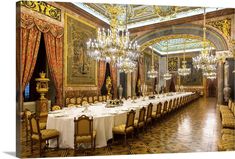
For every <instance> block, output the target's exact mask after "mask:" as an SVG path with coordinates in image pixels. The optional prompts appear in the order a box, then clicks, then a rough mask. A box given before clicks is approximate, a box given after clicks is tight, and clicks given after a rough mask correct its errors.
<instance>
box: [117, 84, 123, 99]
mask: <svg viewBox="0 0 235 159" xmlns="http://www.w3.org/2000/svg"><path fill="white" fill-rule="evenodd" d="M122 93H123V88H122V85H119V87H118V96H119V99H122Z"/></svg>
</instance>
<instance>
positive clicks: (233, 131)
mask: <svg viewBox="0 0 235 159" xmlns="http://www.w3.org/2000/svg"><path fill="white" fill-rule="evenodd" d="M221 134H222V135H223V134H232V135H235V129H228V128H223V129H222V130H221Z"/></svg>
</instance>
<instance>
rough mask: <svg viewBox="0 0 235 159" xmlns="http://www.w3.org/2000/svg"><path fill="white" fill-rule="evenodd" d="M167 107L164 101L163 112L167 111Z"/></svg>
mask: <svg viewBox="0 0 235 159" xmlns="http://www.w3.org/2000/svg"><path fill="white" fill-rule="evenodd" d="M167 105H168V101H167V100H166V101H165V102H164V107H163V111H167Z"/></svg>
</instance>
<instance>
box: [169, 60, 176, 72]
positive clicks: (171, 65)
mask: <svg viewBox="0 0 235 159" xmlns="http://www.w3.org/2000/svg"><path fill="white" fill-rule="evenodd" d="M177 68H178V57H169V58H168V70H169V71H177Z"/></svg>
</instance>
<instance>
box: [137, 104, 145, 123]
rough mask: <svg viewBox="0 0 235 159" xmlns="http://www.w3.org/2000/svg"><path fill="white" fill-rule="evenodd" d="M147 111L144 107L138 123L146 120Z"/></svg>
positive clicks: (140, 112)
mask: <svg viewBox="0 0 235 159" xmlns="http://www.w3.org/2000/svg"><path fill="white" fill-rule="evenodd" d="M145 112H146V108H145V107H142V108H141V109H140V111H139V119H138V123H141V122H143V121H144V117H145Z"/></svg>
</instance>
